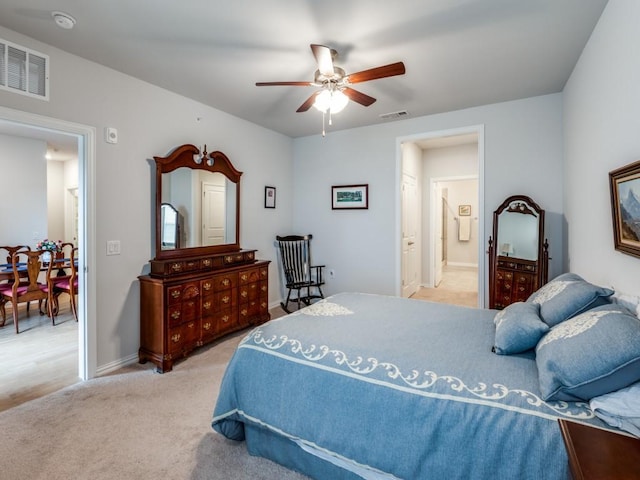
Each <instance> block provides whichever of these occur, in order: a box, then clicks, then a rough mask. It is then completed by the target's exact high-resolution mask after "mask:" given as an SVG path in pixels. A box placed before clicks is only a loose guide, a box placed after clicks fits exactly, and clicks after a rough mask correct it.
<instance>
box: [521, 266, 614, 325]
mask: <svg viewBox="0 0 640 480" xmlns="http://www.w3.org/2000/svg"><path fill="white" fill-rule="evenodd" d="M611 295H613V290H611V289H610V288H604V287H599V286H597V285H592V284H591V283H589V282H587V281H585V280H584V279H583V278H582V277H581V276H580V275H576V274H575V273H563V274H562V275H559V276H557V277H556V278H554V279H553V280H551V281H550V282H549V283H547V284H546V285H543V286H542V287H540V288H539V289H538V290H537V291H535V292H534V293H532V294H531V296H530V297H529V298H528V299H527V302H531V303H537V304H538V305H540V317H541V318H542V320H543V321H544V322H545V323H546V324H547V325H549V326H550V327H553V326H555V325H557V324H559V323H561V322H564V321H565V320H568V319H570V318H571V317H575V316H576V315H578V314H580V313H582V312H585V311H587V310H589V309H590V308H594V307H597V306H600V305H605V304H608V303H609V300H608V297H610V296H611Z"/></svg>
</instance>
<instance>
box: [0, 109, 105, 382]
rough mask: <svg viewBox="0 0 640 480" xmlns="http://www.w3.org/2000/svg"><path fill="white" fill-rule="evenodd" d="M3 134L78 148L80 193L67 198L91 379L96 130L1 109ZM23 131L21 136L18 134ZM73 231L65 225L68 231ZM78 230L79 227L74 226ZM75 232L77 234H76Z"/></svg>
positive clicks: (81, 369) (82, 351)
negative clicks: (69, 141) (52, 140)
mask: <svg viewBox="0 0 640 480" xmlns="http://www.w3.org/2000/svg"><path fill="white" fill-rule="evenodd" d="M0 131H2V132H3V133H7V134H9V135H19V136H25V137H28V138H29V137H31V138H38V139H41V140H45V141H46V139H47V137H49V136H50V137H56V138H60V137H67V138H70V139H72V141H73V142H74V143H75V146H76V149H77V157H78V182H77V190H75V191H71V192H69V197H67V198H68V199H69V200H70V201H71V202H72V205H71V206H70V207H69V209H70V210H72V211H74V215H77V234H76V235H77V237H76V238H77V245H78V247H79V256H78V257H79V258H78V270H79V285H78V304H77V311H78V366H77V368H78V377H79V378H80V379H81V380H88V379H89V378H92V377H94V376H95V372H96V368H97V351H96V350H97V345H96V344H97V342H96V303H95V271H94V270H95V269H94V268H93V267H94V266H95V223H94V220H93V219H94V218H95V188H94V184H95V174H94V172H95V139H96V132H95V128H93V127H90V126H86V125H80V124H76V123H71V122H66V121H64V120H59V119H55V118H50V117H44V116H41V115H36V114H31V113H27V112H22V111H19V110H14V109H10V108H5V107H0ZM18 132H19V133H18ZM67 228H69V226H68V225H65V230H66V229H67ZM71 228H73V229H75V228H76V227H71ZM73 233H75V232H73Z"/></svg>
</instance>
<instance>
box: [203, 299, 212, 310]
mask: <svg viewBox="0 0 640 480" xmlns="http://www.w3.org/2000/svg"><path fill="white" fill-rule="evenodd" d="M202 308H204V309H205V310H209V309H210V308H211V302H209V301H207V302H204V303H203V304H202Z"/></svg>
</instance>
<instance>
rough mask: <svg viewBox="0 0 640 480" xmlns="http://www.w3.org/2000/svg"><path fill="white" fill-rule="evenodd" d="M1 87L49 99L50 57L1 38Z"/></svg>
mask: <svg viewBox="0 0 640 480" xmlns="http://www.w3.org/2000/svg"><path fill="white" fill-rule="evenodd" d="M0 89H1V90H8V91H10V92H15V93H21V94H23V95H28V96H30V97H35V98H41V99H43V100H49V57H48V56H47V55H44V54H42V53H39V52H36V51H34V50H31V49H29V48H25V47H21V46H20V45H16V44H15V43H11V42H7V41H5V40H2V39H0Z"/></svg>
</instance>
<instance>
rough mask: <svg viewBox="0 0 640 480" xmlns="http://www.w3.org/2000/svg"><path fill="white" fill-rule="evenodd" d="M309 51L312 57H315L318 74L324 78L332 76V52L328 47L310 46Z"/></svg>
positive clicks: (313, 44)
mask: <svg viewBox="0 0 640 480" xmlns="http://www.w3.org/2000/svg"><path fill="white" fill-rule="evenodd" d="M311 51H312V52H313V56H314V57H316V62H317V63H318V70H319V71H320V73H321V74H322V75H325V76H331V75H333V74H334V70H333V51H332V50H331V49H330V48H329V47H325V46H324V45H317V44H315V43H312V44H311Z"/></svg>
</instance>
